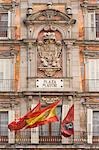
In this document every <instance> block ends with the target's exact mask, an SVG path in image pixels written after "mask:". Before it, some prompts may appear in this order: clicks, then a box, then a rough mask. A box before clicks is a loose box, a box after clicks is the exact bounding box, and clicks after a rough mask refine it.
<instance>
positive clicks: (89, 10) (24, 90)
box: [0, 0, 99, 150]
mask: <svg viewBox="0 0 99 150" xmlns="http://www.w3.org/2000/svg"><path fill="white" fill-rule="evenodd" d="M5 14H7V17H8V18H7V19H5V18H3V17H1V16H2V15H4V17H5ZM98 14H99V2H98V1H96V0H89V1H87V0H86V1H85V0H79V1H77V0H67V1H66V0H61V1H57V0H55V1H54V0H53V1H52V2H49V1H47V0H45V1H44V0H42V1H38V0H36V1H33V0H22V1H20V0H16V1H14V0H12V1H10V0H0V17H1V18H0V24H1V25H0V27H1V29H0V34H1V35H0V68H4V69H1V70H0V84H1V85H0V112H1V114H2V112H7V115H8V123H10V122H11V121H13V120H14V119H18V118H20V117H22V116H23V115H24V114H26V113H27V111H29V110H30V109H31V108H32V107H35V105H36V104H37V103H38V102H39V101H40V102H41V104H42V105H43V106H45V105H48V104H50V103H52V102H55V101H56V100H61V103H60V104H59V107H60V108H61V120H63V119H64V117H65V116H66V114H67V113H68V110H69V108H70V107H71V106H72V104H74V135H72V136H70V137H68V138H65V137H63V136H62V135H60V134H59V135H58V136H56V135H54V136H51V135H49V136H48V135H47V136H44V135H43V136H42V134H41V135H40V128H39V127H37V128H33V129H31V130H22V131H17V132H10V130H8V136H5V137H4V135H2V134H1V133H0V149H4V150H6V149H7V150H8V149H14V150H16V149H20V150H25V149H27V150H30V149H31V150H37V149H38V150H39V149H41V150H43V149H44V150H45V149H50V150H52V149H62V150H65V149H66V150H70V149H72V150H75V149H77V150H84V149H88V150H89V149H94V150H96V149H97V150H98V149H99V144H98V143H99V142H98V141H99V134H95V133H94V131H96V128H97V130H98V128H99V126H98V125H96V124H95V125H96V126H97V127H96V126H95V125H94V122H93V120H94V115H96V113H98V111H99V100H98V99H99V77H98V76H99V65H98V67H96V66H95V65H94V66H93V67H95V68H96V70H97V69H98V71H96V70H94V72H95V71H96V74H98V75H96V76H94V77H93V76H92V75H89V72H90V70H89V69H90V66H89V61H90V60H93V59H94V60H97V61H96V65H97V62H98V59H99V52H98V51H99V24H98V22H99V15H98ZM97 16H98V17H97ZM95 17H96V18H95ZM5 22H7V23H8V24H7V29H5V28H3V26H4V27H5V26H6V23H5ZM3 23H4V24H3ZM1 60H2V62H4V60H5V63H4V64H3V63H2V62H1ZM94 60H93V61H94ZM8 63H9V64H8ZM92 64H93V63H92ZM88 67H89V68H88ZM95 68H91V69H95ZM9 70H10V71H9ZM88 71H89V72H88ZM2 74H3V75H2ZM92 74H94V73H92ZM92 81H94V82H92ZM96 83H97V85H96ZM96 118H97V117H96ZM98 119H99V118H98ZM98 122H99V121H98ZM0 123H1V120H0ZM56 128H57V127H56ZM1 130H2V128H0V131H1ZM48 130H49V132H51V131H50V130H51V125H50V126H49V129H48ZM97 132H99V131H97Z"/></svg>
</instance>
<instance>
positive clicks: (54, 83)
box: [36, 79, 63, 88]
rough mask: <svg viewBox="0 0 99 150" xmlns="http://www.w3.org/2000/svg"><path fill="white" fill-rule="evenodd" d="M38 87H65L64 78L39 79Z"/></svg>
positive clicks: (37, 81)
mask: <svg viewBox="0 0 99 150" xmlns="http://www.w3.org/2000/svg"><path fill="white" fill-rule="evenodd" d="M36 87H37V88H63V79H37V80H36Z"/></svg>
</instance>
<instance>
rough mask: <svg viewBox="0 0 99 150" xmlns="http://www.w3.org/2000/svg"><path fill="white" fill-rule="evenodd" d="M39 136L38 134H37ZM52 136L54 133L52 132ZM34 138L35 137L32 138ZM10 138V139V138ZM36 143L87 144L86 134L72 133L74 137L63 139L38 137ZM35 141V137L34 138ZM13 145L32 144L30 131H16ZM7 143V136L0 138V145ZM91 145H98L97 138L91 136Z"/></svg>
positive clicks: (98, 138) (58, 137) (98, 137)
mask: <svg viewBox="0 0 99 150" xmlns="http://www.w3.org/2000/svg"><path fill="white" fill-rule="evenodd" d="M37 134H39V133H37ZM53 134H54V132H53ZM55 134H56V133H55ZM92 135H94V133H92ZM34 137H35V136H34ZM10 138H12V137H10ZM38 138H39V139H38V141H39V143H38V144H59V145H60V144H62V142H63V139H62V138H64V140H65V143H64V144H76V145H79V144H85V143H86V144H87V142H88V141H87V132H81V131H79V132H75V133H74V136H71V137H68V138H65V137H63V136H62V135H57V136H56V135H55V136H54V135H52V136H51V135H47V136H44V135H42V136H41V135H40V136H39V137H38ZM35 139H36V137H35ZM14 141H15V144H24V145H26V144H33V143H31V141H32V140H31V131H29V130H28V131H24V130H23V131H17V132H16V133H15V140H14ZM8 142H9V137H8V136H3V135H2V136H0V144H4V143H8ZM92 143H93V144H96V143H97V144H98V143H99V136H93V137H92ZM34 144H35V142H34Z"/></svg>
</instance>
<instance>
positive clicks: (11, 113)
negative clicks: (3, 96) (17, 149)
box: [8, 110, 15, 144]
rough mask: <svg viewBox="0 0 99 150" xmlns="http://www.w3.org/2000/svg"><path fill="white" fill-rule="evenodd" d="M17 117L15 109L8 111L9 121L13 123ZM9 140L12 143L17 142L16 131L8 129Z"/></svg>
mask: <svg viewBox="0 0 99 150" xmlns="http://www.w3.org/2000/svg"><path fill="white" fill-rule="evenodd" d="M14 119H15V111H14V110H9V112H8V123H11V122H12V121H13V120H14ZM8 142H9V143H10V144H13V143H15V132H14V131H10V130H8Z"/></svg>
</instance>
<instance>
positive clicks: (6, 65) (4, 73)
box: [0, 59, 14, 91]
mask: <svg viewBox="0 0 99 150" xmlns="http://www.w3.org/2000/svg"><path fill="white" fill-rule="evenodd" d="M13 67H14V66H13V60H12V59H0V91H8V90H11V89H12V88H13V87H12V85H13V74H14V72H13Z"/></svg>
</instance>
